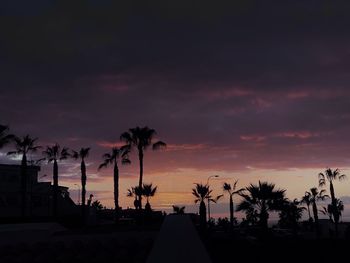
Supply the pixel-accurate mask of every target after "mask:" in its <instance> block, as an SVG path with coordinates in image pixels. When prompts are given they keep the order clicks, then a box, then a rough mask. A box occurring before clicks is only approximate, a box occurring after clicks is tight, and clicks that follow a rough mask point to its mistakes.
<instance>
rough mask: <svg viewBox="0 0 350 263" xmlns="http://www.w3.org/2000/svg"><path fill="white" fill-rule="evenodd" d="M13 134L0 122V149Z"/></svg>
mask: <svg viewBox="0 0 350 263" xmlns="http://www.w3.org/2000/svg"><path fill="white" fill-rule="evenodd" d="M14 137H15V136H14V135H12V134H9V128H8V126H5V125H1V124H0V149H1V148H3V147H4V146H5V145H6V144H8V143H10V142H11V141H12V140H13V139H14Z"/></svg>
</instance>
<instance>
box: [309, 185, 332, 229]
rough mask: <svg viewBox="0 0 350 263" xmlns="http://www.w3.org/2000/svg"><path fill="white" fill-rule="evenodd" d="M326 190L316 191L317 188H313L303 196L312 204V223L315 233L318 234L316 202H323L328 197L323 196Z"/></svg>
mask: <svg viewBox="0 0 350 263" xmlns="http://www.w3.org/2000/svg"><path fill="white" fill-rule="evenodd" d="M325 193H326V190H321V191H320V192H319V191H318V189H317V187H313V188H311V189H310V192H305V195H309V196H310V202H311V204H312V211H313V215H314V221H315V225H316V232H317V234H319V224H318V210H317V201H318V200H322V201H323V200H325V199H326V198H328V197H329V196H328V195H326V194H325Z"/></svg>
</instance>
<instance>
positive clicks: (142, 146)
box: [120, 126, 166, 209]
mask: <svg viewBox="0 0 350 263" xmlns="http://www.w3.org/2000/svg"><path fill="white" fill-rule="evenodd" d="M155 135H156V131H155V130H154V129H150V128H148V127H147V126H146V127H143V128H140V127H136V128H131V129H129V131H127V132H124V133H123V134H122V135H121V136H120V139H121V140H122V141H124V142H126V143H127V144H128V145H129V146H130V147H135V148H136V149H137V151H138V157H139V162H140V177H139V188H142V182H143V157H144V152H145V150H147V149H148V148H149V147H150V146H152V149H153V150H158V149H160V148H164V147H166V144H165V143H164V142H162V141H157V142H155V143H152V140H153V138H154V136H155ZM138 198H139V209H142V197H141V195H139V196H138Z"/></svg>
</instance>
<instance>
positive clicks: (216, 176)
mask: <svg viewBox="0 0 350 263" xmlns="http://www.w3.org/2000/svg"><path fill="white" fill-rule="evenodd" d="M213 177H215V178H218V177H219V175H217V174H215V175H211V176H209V177H208V180H207V186H208V192H209V180H210V178H213ZM209 203H210V198H209V195H208V221H209V220H210V204H209Z"/></svg>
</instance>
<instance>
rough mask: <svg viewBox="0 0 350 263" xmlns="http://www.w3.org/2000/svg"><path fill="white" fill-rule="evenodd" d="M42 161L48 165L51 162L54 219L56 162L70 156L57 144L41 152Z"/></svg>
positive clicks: (55, 215) (55, 209)
mask: <svg viewBox="0 0 350 263" xmlns="http://www.w3.org/2000/svg"><path fill="white" fill-rule="evenodd" d="M43 155H44V159H45V160H47V162H48V163H51V162H53V171H52V175H53V216H54V217H55V218H56V217H57V215H58V211H57V209H58V206H57V200H58V164H57V162H58V161H61V160H65V159H67V158H68V157H69V156H70V154H69V152H68V148H66V147H63V148H61V146H60V145H59V144H57V143H56V144H55V145H53V146H51V147H50V146H47V147H46V150H45V151H43Z"/></svg>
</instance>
